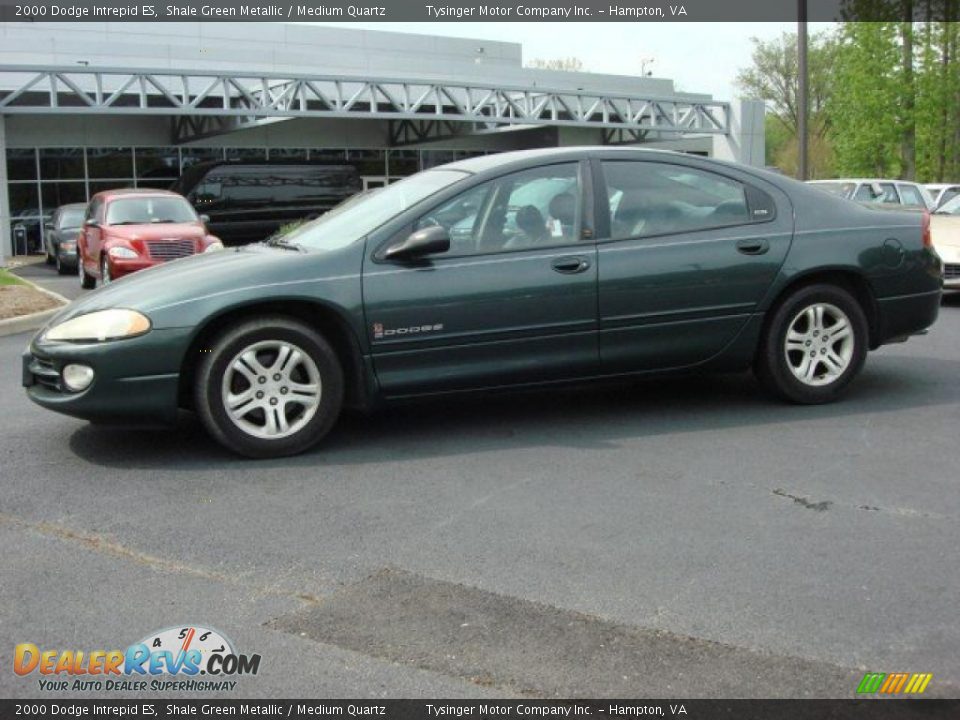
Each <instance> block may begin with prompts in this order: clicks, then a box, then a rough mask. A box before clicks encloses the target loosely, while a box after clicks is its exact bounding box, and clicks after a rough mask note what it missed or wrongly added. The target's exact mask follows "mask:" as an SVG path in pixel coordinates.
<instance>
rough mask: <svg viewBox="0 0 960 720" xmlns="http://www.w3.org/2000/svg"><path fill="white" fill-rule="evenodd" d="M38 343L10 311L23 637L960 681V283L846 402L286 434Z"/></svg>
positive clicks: (938, 688) (794, 691)
mask: <svg viewBox="0 0 960 720" xmlns="http://www.w3.org/2000/svg"><path fill="white" fill-rule="evenodd" d="M24 274H27V275H29V276H30V277H31V278H32V279H34V280H38V279H39V280H40V281H41V282H42V283H44V284H45V286H47V287H49V288H51V289H54V290H56V291H58V292H65V290H66V292H67V293H71V292H79V290H76V291H75V290H73V288H75V286H76V279H75V278H72V277H70V278H63V279H60V278H57V277H56V275H55V273H54V271H53V270H51V269H49V268H47V267H45V266H37V267H33V268H30V269H29V270H26V271H24ZM28 340H29V336H28V335H16V336H10V337H5V338H0V384H2V387H3V388H5V394H4V396H3V397H4V399H5V403H4V411H3V413H2V417H0V462H2V478H3V480H2V483H3V488H2V492H0V540H2V546H3V547H4V549H5V552H4V553H3V554H2V556H0V577H2V582H0V648H2V650H0V654H2V655H3V657H4V658H5V659H4V663H5V664H6V663H8V662H9V657H10V656H9V653H10V651H11V648H12V647H13V646H14V645H15V644H17V643H22V642H32V643H35V644H37V645H38V646H40V647H41V648H58V649H64V648H76V649H88V650H93V649H114V648H124V647H126V646H127V645H128V644H130V643H133V642H136V641H138V640H139V639H141V638H142V637H144V636H146V635H147V634H148V633H151V632H152V631H155V630H158V629H161V628H166V627H170V626H181V625H186V624H194V625H202V626H205V627H213V628H216V629H218V630H220V631H222V632H223V633H224V634H225V635H226V636H228V637H229V638H230V639H232V640H233V641H234V643H235V645H236V646H237V648H239V649H240V650H241V651H242V652H246V653H259V654H260V655H261V656H262V663H261V668H260V672H259V674H258V675H257V676H256V677H245V678H241V679H240V680H239V689H238V690H237V691H234V692H232V693H225V694H226V695H232V696H238V697H266V696H273V697H280V696H284V697H301V696H306V695H309V696H312V697H325V696H327V697H357V696H359V695H369V696H381V697H398V696H399V697H417V696H432V697H473V696H490V697H495V696H505V695H514V694H522V695H529V696H535V697H536V696H543V697H549V696H584V695H596V696H608V697H627V696H633V697H668V696H686V697H691V696H698V697H710V696H717V695H721V696H728V697H729V696H741V697H751V696H760V697H771V696H782V697H806V696H812V697H850V696H852V695H853V693H854V690H855V689H856V684H857V682H858V681H859V678H860V677H862V675H863V672H864V671H867V670H869V671H877V672H894V671H905V672H932V673H933V675H934V679H933V681H932V683H931V685H930V687H929V688H928V691H927V694H928V695H934V696H951V697H956V696H957V695H958V693H960V657H958V655H957V652H956V649H957V647H960V623H958V622H957V598H958V597H960V567H958V566H960V561H958V557H960V554H958V552H957V548H958V546H960V493H958V489H960V479H958V478H960V474H958V472H957V465H958V459H960V451H958V447H957V441H958V425H960V382H958V378H960V294H954V295H953V296H951V297H948V298H947V299H946V300H945V302H944V306H943V308H942V311H941V316H940V320H939V321H938V323H937V324H936V325H935V326H934V327H933V328H932V330H931V332H930V333H929V334H928V335H926V336H923V337H917V338H914V339H912V340H911V341H910V342H908V343H906V344H902V345H893V346H889V347H886V348H883V349H881V350H880V351H878V352H876V353H873V354H871V356H870V357H869V359H868V361H867V366H866V368H865V371H864V373H863V375H862V376H861V377H860V378H859V379H858V380H857V381H856V382H855V383H854V385H853V387H852V390H851V392H850V393H849V395H848V396H847V398H846V399H845V400H844V401H843V402H841V403H839V404H836V405H831V406H818V407H794V406H789V405H784V404H781V403H778V402H776V401H772V400H770V399H768V398H767V397H766V396H764V395H763V394H762V393H761V392H760V390H759V388H758V386H757V384H756V383H755V381H754V380H753V378H752V377H750V376H748V375H733V376H713V377H696V378H675V379H669V380H663V379H660V380H656V381H649V382H638V383H634V384H632V385H629V386H622V385H621V386H613V387H609V386H603V387H590V388H581V389H572V390H564V391H560V390H551V391H549V392H536V393H524V394H520V395H503V396H494V397H487V398H484V399H471V400H456V401H452V400H448V401H438V402H434V403H429V404H427V403H423V404H410V405H405V406H397V407H391V408H388V409H386V410H383V411H381V412H379V413H377V414H376V415H372V416H368V417H365V416H352V415H351V416H347V417H345V418H344V419H343V420H342V422H341V423H340V424H339V426H338V427H337V428H335V429H334V431H333V432H332V434H331V435H330V437H329V438H328V439H327V440H326V441H325V442H324V443H323V444H322V445H321V446H320V447H319V448H318V449H316V450H314V451H312V452H309V453H307V454H306V455H303V456H300V457H294V458H288V459H283V460H269V461H258V462H252V461H245V460H241V459H238V458H236V457H234V456H232V455H230V454H229V453H227V452H226V451H224V450H222V449H221V448H220V447H219V446H217V445H216V444H215V443H213V442H212V441H211V440H209V439H208V438H207V437H206V435H205V434H204V432H203V430H202V429H201V427H200V425H199V423H198V422H197V421H196V420H195V419H194V418H192V417H191V416H189V415H184V416H183V418H182V421H181V423H180V425H179V426H178V427H177V428H176V429H173V430H169V431H155V430H154V431H140V430H135V429H129V428H108V427H98V426H92V425H89V424H87V423H85V422H81V421H77V420H72V419H70V418H67V417H63V416H60V415H55V414H53V413H50V412H47V411H44V410H42V409H40V408H38V407H36V406H34V405H32V404H31V403H30V402H29V401H28V400H27V398H26V396H25V394H24V393H23V391H22V389H21V388H20V387H19V385H20V353H21V351H22V350H23V348H24V346H25V345H26V343H27V342H28ZM36 683H37V681H36V675H34V676H33V677H30V678H19V677H16V676H14V675H13V674H12V673H10V672H4V673H0V694H2V695H4V696H14V697H26V696H37V695H38V694H39V690H38V686H37V684H36ZM102 694H115V695H118V696H124V695H136V693H124V692H119V693H106V692H104V693H102Z"/></svg>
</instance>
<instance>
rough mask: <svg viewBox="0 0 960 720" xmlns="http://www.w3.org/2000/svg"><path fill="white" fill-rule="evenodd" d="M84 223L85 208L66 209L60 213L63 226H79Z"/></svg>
mask: <svg viewBox="0 0 960 720" xmlns="http://www.w3.org/2000/svg"><path fill="white" fill-rule="evenodd" d="M81 225H83V208H82V207H81V208H77V209H76V210H64V211H63V212H62V213H60V222H59V226H60V227H61V228H78V227H80V226H81Z"/></svg>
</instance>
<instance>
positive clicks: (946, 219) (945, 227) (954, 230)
mask: <svg viewBox="0 0 960 720" xmlns="http://www.w3.org/2000/svg"><path fill="white" fill-rule="evenodd" d="M930 237H931V238H932V239H933V245H934V247H937V246H941V247H960V217H958V216H957V215H937V214H933V215H931V216H930Z"/></svg>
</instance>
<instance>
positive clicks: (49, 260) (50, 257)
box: [45, 245, 56, 265]
mask: <svg viewBox="0 0 960 720" xmlns="http://www.w3.org/2000/svg"><path fill="white" fill-rule="evenodd" d="M46 255H47V257H46V258H45V259H46V263H47V265H53V264H54V262H56V261H55V260H54V257H53V255H51V254H50V246H49V245H47V246H46Z"/></svg>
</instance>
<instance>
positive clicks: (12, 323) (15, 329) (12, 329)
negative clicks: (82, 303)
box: [0, 272, 70, 337]
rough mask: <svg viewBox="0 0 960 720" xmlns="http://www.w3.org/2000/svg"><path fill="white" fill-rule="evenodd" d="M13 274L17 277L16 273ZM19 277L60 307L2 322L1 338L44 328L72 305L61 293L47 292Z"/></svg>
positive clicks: (0, 324)
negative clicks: (51, 319) (48, 321)
mask: <svg viewBox="0 0 960 720" xmlns="http://www.w3.org/2000/svg"><path fill="white" fill-rule="evenodd" d="M13 274H14V275H16V272H14V273H13ZM17 277H18V278H19V279H20V280H22V281H23V282H25V283H26V284H27V285H29V286H30V287H32V288H33V289H34V290H39V291H40V292H42V293H43V294H44V295H48V296H50V297H52V298H53V299H54V300H56V301H57V302H59V303H60V307H55V308H51V309H49V310H43V311H41V312H38V313H30V314H29V315H21V316H20V317H15V318H8V319H6V320H0V337H6V336H7V335H18V334H20V333H24V332H27V331H29V330H37V329H39V328H41V327H43V325H44V324H45V323H46V322H47V320H49V319H50V318H52V317H53V316H54V315H56V314H57V313H58V312H60V310H62V309H63V306H64V305H69V304H70V300H68V299H67V298H65V297H64V296H63V295H61V294H60V293H55V292H53V291H52V290H47V289H46V288H44V287H40V286H39V285H37V284H36V283H35V282H33V281H31V280H28V279H27V278H25V277H20V276H19V275H17Z"/></svg>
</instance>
